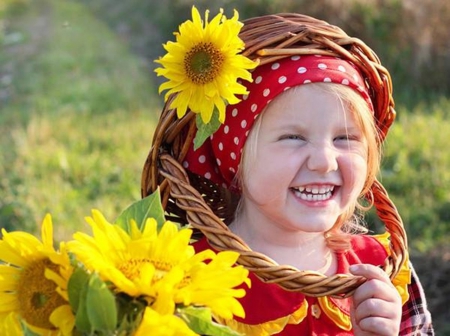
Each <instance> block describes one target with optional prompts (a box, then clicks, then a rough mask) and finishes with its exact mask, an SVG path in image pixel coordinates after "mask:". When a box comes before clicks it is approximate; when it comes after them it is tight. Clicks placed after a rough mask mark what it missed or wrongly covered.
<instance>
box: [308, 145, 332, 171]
mask: <svg viewBox="0 0 450 336" xmlns="http://www.w3.org/2000/svg"><path fill="white" fill-rule="evenodd" d="M306 164H307V167H308V169H309V170H311V171H317V172H320V173H328V172H331V171H335V170H337V169H338V163H337V153H336V151H335V150H334V149H333V148H332V147H331V146H329V145H324V144H318V145H315V146H311V149H310V152H309V156H308V160H307V162H306Z"/></svg>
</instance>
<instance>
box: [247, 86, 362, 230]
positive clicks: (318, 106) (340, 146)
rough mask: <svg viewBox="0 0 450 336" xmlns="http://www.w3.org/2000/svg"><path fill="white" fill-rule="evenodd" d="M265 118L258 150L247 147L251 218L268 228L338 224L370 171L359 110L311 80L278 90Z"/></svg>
mask: <svg viewBox="0 0 450 336" xmlns="http://www.w3.org/2000/svg"><path fill="white" fill-rule="evenodd" d="M262 118H263V119H262V120H261V125H260V128H259V131H258V132H257V134H256V135H255V136H256V142H255V144H254V145H253V146H254V153H246V154H244V160H245V163H244V166H245V168H244V172H243V178H242V184H243V195H242V201H243V202H242V206H243V207H242V211H243V212H242V214H243V216H244V218H248V219H251V221H252V222H254V223H258V224H257V228H258V230H260V229H261V230H265V231H262V232H272V231H274V230H275V231H277V230H278V231H280V230H281V231H282V232H286V231H289V232H294V231H295V232H298V231H303V232H324V231H327V230H329V229H331V228H332V227H333V225H334V224H335V222H336V220H337V219H338V217H339V215H341V214H342V213H343V212H344V211H345V210H346V209H347V208H348V207H349V206H354V205H355V202H356V200H357V198H358V196H359V194H360V192H361V190H362V188H363V186H364V181H365V179H366V175H367V143H366V140H365V137H364V135H363V132H362V130H361V129H360V127H359V126H358V124H357V122H356V121H355V120H354V117H353V115H352V112H351V111H348V110H347V109H346V107H345V104H344V103H343V102H342V101H340V100H339V98H338V97H337V96H336V95H335V94H333V93H330V92H327V91H324V90H322V89H320V88H319V87H317V86H316V85H311V84H310V85H301V86H299V87H297V88H295V89H290V90H288V91H286V92H284V93H283V94H281V95H279V96H278V97H277V98H276V99H274V100H273V101H272V102H271V103H270V104H269V105H268V106H267V108H266V111H264V112H263V114H262ZM252 141H254V139H252V135H251V136H250V137H249V139H248V141H247V145H246V146H247V147H249V146H251V144H249V143H250V142H252ZM247 147H246V151H250V152H251V151H252V150H250V149H248V148H247ZM244 220H245V219H244Z"/></svg>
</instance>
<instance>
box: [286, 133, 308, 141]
mask: <svg viewBox="0 0 450 336" xmlns="http://www.w3.org/2000/svg"><path fill="white" fill-rule="evenodd" d="M280 140H305V137H303V136H301V135H299V134H286V135H282V136H281V137H280Z"/></svg>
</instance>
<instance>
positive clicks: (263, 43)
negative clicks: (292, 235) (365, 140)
mask: <svg viewBox="0 0 450 336" xmlns="http://www.w3.org/2000/svg"><path fill="white" fill-rule="evenodd" d="M240 37H241V39H242V40H243V41H244V42H245V46H246V48H245V50H244V51H243V53H242V54H244V55H245V56H247V57H249V58H250V59H259V61H260V64H265V63H268V62H273V61H274V60H277V59H280V58H283V57H287V56H292V55H305V54H321V55H334V56H339V57H341V58H343V59H347V60H350V61H351V62H353V63H354V64H355V65H356V66H357V67H358V68H359V69H360V71H361V73H362V75H363V77H364V78H365V80H366V81H367V82H368V83H369V87H370V88H371V89H370V95H371V98H372V101H373V105H374V109H375V117H376V121H377V126H378V128H379V132H380V139H381V140H384V137H385V136H386V133H387V131H388V129H389V127H390V125H391V124H392V122H393V121H394V119H395V111H394V101H393V98H392V82H391V78H390V75H389V73H388V72H387V70H386V69H385V68H384V67H383V66H382V65H381V64H380V61H379V59H378V57H377V56H376V55H375V53H374V52H373V51H372V50H371V49H370V48H369V47H367V46H366V45H365V44H364V43H363V42H362V41H361V40H359V39H357V38H353V37H350V36H348V35H347V34H346V33H345V32H344V31H342V30H341V29H340V28H338V27H336V26H332V25H329V24H328V23H326V22H324V21H321V20H317V19H314V18H311V17H308V16H304V15H300V14H278V15H268V16H263V17H257V18H252V19H249V20H246V21H244V27H243V29H242V30H241V33H240ZM173 98H174V96H172V97H170V98H169V100H168V101H167V102H166V105H165V107H164V109H163V111H162V114H161V117H160V120H159V123H158V125H157V128H156V130H155V133H154V137H153V144H152V148H151V150H150V152H149V155H148V158H147V161H146V162H145V165H144V169H143V173H142V197H145V196H147V195H149V194H150V193H152V192H154V191H156V190H157V189H158V187H159V190H160V193H161V198H162V202H163V207H164V208H165V210H166V213H167V218H168V219H170V220H173V221H176V222H179V223H181V224H186V223H189V224H190V225H192V227H193V228H194V229H196V230H198V232H200V233H201V234H203V235H205V236H206V237H207V238H208V240H209V242H210V244H211V245H212V246H213V247H214V248H217V249H218V250H233V251H237V252H239V253H240V255H241V256H240V258H239V264H241V265H244V266H245V267H246V268H247V269H249V270H250V271H252V272H254V273H255V274H256V275H257V276H258V277H259V278H260V279H262V281H264V282H267V283H277V284H278V285H280V286H281V287H283V288H284V289H286V290H290V291H300V292H302V293H304V294H305V295H309V296H325V295H331V296H339V297H347V296H350V295H351V294H352V293H353V291H354V290H355V289H356V288H357V287H358V286H359V285H360V284H361V283H363V282H364V279H363V278H361V277H355V276H352V275H348V274H336V275H334V276H330V277H327V276H325V275H323V274H320V273H317V272H312V271H299V270H297V269H296V268H294V267H291V266H285V265H278V264H277V263H276V262H274V261H273V260H271V259H270V258H268V257H267V256H265V255H263V254H261V253H257V252H254V251H252V250H251V249H250V248H249V247H248V246H247V244H246V243H245V242H244V241H242V239H240V238H239V237H237V236H236V235H234V234H233V233H232V232H231V231H230V230H229V229H228V227H227V224H229V223H230V222H231V221H232V219H233V215H234V211H235V208H236V202H237V200H236V197H234V196H233V194H231V193H230V192H229V191H228V190H226V189H224V188H222V187H221V186H218V185H216V184H214V183H212V182H211V181H209V180H207V179H205V178H203V177H200V176H197V175H194V174H192V173H190V172H188V171H186V170H185V169H184V168H183V167H182V165H181V164H180V163H181V162H183V159H184V157H185V156H186V153H187V150H188V147H189V145H190V143H191V142H192V141H193V138H194V136H195V115H194V113H192V112H190V111H189V112H188V113H187V114H186V115H185V116H184V117H183V118H182V119H178V118H177V115H176V110H174V109H169V108H168V106H169V105H170V102H171V99H173ZM368 197H369V196H368ZM370 198H371V200H372V201H373V203H374V206H375V208H376V210H377V214H378V217H379V218H380V219H381V221H383V222H384V223H385V225H386V230H387V231H388V232H390V234H391V253H390V257H389V258H388V259H387V261H386V264H385V265H384V269H385V271H386V272H387V273H388V274H389V275H390V277H391V279H392V278H393V277H394V276H395V275H396V274H397V273H398V271H399V268H400V266H401V265H402V263H403V262H404V260H405V258H406V256H407V242H406V235H405V231H404V228H403V224H402V221H401V218H400V216H399V215H398V212H397V210H396V208H395V206H394V204H393V203H392V202H391V200H390V199H389V197H388V195H387V193H386V191H385V189H384V188H383V186H382V185H381V184H380V183H379V182H378V181H375V183H374V184H373V186H372V188H371V193H370Z"/></svg>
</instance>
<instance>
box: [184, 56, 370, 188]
mask: <svg viewBox="0 0 450 336" xmlns="http://www.w3.org/2000/svg"><path fill="white" fill-rule="evenodd" d="M252 76H253V78H254V81H253V82H252V83H249V82H245V83H243V84H244V85H245V86H246V87H247V90H248V91H249V94H248V95H246V96H243V99H242V100H241V102H239V103H238V104H236V105H232V106H228V107H227V113H226V115H227V117H226V119H225V124H224V125H222V126H221V127H220V128H219V130H218V131H217V132H216V133H215V134H214V137H211V138H210V139H209V141H208V140H207V141H205V143H204V144H203V145H202V146H201V147H200V148H198V149H197V150H196V151H194V150H193V146H191V148H190V150H189V152H188V154H187V156H186V161H185V162H184V163H183V166H184V167H185V168H186V169H189V170H190V171H192V172H194V173H196V174H198V175H200V176H204V177H205V178H207V179H210V180H212V181H213V182H215V183H218V184H220V185H226V186H227V187H228V188H230V189H233V188H234V186H233V185H232V183H233V180H234V177H235V174H236V171H237V170H238V165H239V162H240V159H241V153H242V149H243V146H244V144H245V141H246V139H247V137H248V134H249V131H250V129H251V127H252V125H253V123H254V120H255V119H256V118H257V116H258V115H259V114H260V113H261V112H262V111H263V110H264V108H265V106H266V105H267V104H269V103H270V102H271V101H272V100H273V99H274V98H275V97H276V96H277V95H279V94H280V93H282V92H283V91H285V90H287V89H289V88H291V87H294V86H297V85H302V84H308V83H319V82H325V83H338V84H343V85H346V86H349V87H350V88H352V89H354V90H355V91H357V92H358V93H360V94H361V96H362V97H363V98H364V99H365V100H366V101H367V103H368V104H369V106H370V107H371V108H372V110H373V107H372V102H371V100H370V96H369V94H368V90H367V88H366V87H365V86H362V84H361V83H365V81H364V80H363V79H362V77H361V74H360V73H359V72H358V71H357V70H356V68H355V66H354V65H353V64H352V63H350V62H348V61H344V60H342V59H340V58H337V57H329V56H320V55H312V56H292V57H290V58H284V59H282V60H278V61H276V62H274V63H271V64H265V65H262V66H259V67H257V68H256V69H255V70H254V71H253V74H252Z"/></svg>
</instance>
